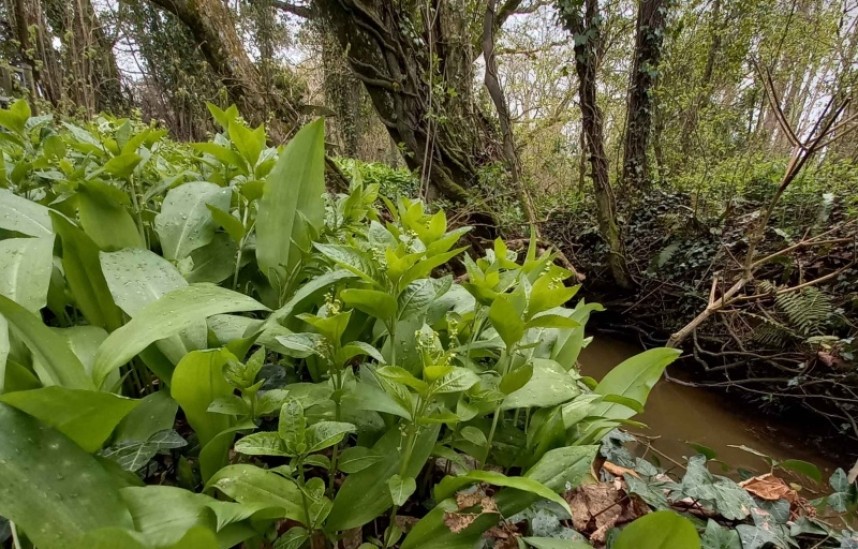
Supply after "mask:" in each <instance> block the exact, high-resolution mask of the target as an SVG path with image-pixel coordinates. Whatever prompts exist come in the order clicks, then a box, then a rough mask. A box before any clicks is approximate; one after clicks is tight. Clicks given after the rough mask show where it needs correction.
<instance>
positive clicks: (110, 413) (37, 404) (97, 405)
mask: <svg viewBox="0 0 858 549" xmlns="http://www.w3.org/2000/svg"><path fill="white" fill-rule="evenodd" d="M0 401H2V402H5V403H6V404H9V405H10V406H14V407H15V408H17V409H19V410H21V411H23V412H26V413H28V414H30V415H31V416H33V417H35V418H36V419H38V420H40V421H42V422H43V423H45V424H46V425H50V426H51V427H53V428H55V429H56V430H57V431H59V432H61V433H62V434H64V435H66V436H67V437H69V438H70V439H72V440H73V441H74V442H76V443H77V445H78V446H80V447H81V448H83V449H84V450H86V451H87V452H95V451H96V450H98V449H99V448H101V446H102V445H103V444H104V441H106V440H107V438H108V437H109V436H110V434H111V433H112V432H113V429H114V428H116V426H117V425H118V424H119V422H120V421H121V420H122V418H124V417H125V416H126V415H128V413H129V412H131V410H133V409H134V408H135V407H136V406H137V404H139V402H140V401H139V400H132V399H129V398H124V397H121V396H117V395H113V394H110V393H101V392H97V391H85V390H80V389H66V388H64V387H44V388H41V389H33V390H32V391H17V392H14V393H9V394H6V395H3V396H2V397H0Z"/></svg>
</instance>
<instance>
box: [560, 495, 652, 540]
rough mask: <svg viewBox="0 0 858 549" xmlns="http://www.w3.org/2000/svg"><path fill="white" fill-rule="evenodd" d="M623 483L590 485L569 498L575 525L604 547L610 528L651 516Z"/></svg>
mask: <svg viewBox="0 0 858 549" xmlns="http://www.w3.org/2000/svg"><path fill="white" fill-rule="evenodd" d="M623 488H624V484H623V483H622V481H620V479H617V482H611V483H606V482H603V483H598V484H588V485H585V486H581V487H579V488H576V489H575V490H574V491H572V492H568V493H567V494H566V496H565V497H566V501H568V502H569V507H570V509H571V510H572V525H573V526H574V527H575V529H576V530H578V531H579V532H581V533H583V534H587V535H589V536H590V540H591V541H594V542H596V543H604V542H605V536H606V534H607V532H608V530H610V529H611V528H613V527H614V526H617V525H619V524H624V523H626V522H629V521H632V520H634V519H636V518H638V517H639V516H642V515H645V514H646V513H648V512H649V507H648V506H647V505H646V503H644V502H643V501H641V500H640V499H639V498H638V497H637V496H634V495H630V494H627V493H626V492H625V490H624V489H623Z"/></svg>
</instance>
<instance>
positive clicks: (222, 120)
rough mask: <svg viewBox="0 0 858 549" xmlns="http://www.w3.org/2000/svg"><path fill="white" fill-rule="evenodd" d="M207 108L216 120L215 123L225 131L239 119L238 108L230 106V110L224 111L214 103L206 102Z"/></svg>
mask: <svg viewBox="0 0 858 549" xmlns="http://www.w3.org/2000/svg"><path fill="white" fill-rule="evenodd" d="M206 108H207V109H208V110H209V113H211V115H212V118H214V119H215V122H217V123H218V125H219V126H220V127H221V128H222V129H224V130H226V129H228V128H229V124H230V122H232V121H233V120H235V119H236V118H237V117H238V107H236V106H235V105H230V106H229V108H227V109H226V110H223V109H221V108H220V107H218V106H217V105H215V104H214V103H209V102H208V101H206Z"/></svg>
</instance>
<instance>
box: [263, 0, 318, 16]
mask: <svg viewBox="0 0 858 549" xmlns="http://www.w3.org/2000/svg"><path fill="white" fill-rule="evenodd" d="M271 6H272V7H275V8H277V9H278V10H280V11H285V12H286V13H291V14H292V15H297V16H298V17H303V18H304V19H310V18H311V17H313V8H311V7H310V6H302V5H299V4H293V3H292V2H286V1H285V0H271Z"/></svg>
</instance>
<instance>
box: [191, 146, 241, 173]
mask: <svg viewBox="0 0 858 549" xmlns="http://www.w3.org/2000/svg"><path fill="white" fill-rule="evenodd" d="M191 147H193V148H194V149H196V150H198V151H200V152H201V153H205V154H210V155H212V156H213V157H215V158H216V159H217V160H218V162H220V163H221V164H224V165H226V166H234V167H236V168H240V167H242V164H243V162H242V161H241V156H239V155H238V153H237V152H235V151H234V150H232V149H230V148H228V147H224V146H223V145H218V144H217V143H192V144H191Z"/></svg>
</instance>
